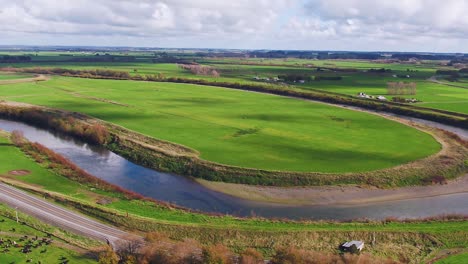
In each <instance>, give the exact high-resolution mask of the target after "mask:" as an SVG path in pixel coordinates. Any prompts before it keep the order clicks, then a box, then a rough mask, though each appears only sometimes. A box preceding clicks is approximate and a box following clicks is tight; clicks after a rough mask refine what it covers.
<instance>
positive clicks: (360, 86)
mask: <svg viewBox="0 0 468 264" xmlns="http://www.w3.org/2000/svg"><path fill="white" fill-rule="evenodd" d="M75 56H79V55H78V54H75ZM88 57H89V56H88ZM68 58H70V57H67V56H58V55H57V54H55V55H54V54H53V53H51V54H48V53H46V54H44V55H43V56H38V57H33V59H34V60H33V61H34V63H33V64H13V66H15V67H31V66H41V67H60V68H68V69H88V70H90V69H96V68H100V69H112V70H119V71H126V72H129V73H130V74H132V75H136V74H140V75H147V74H159V73H160V74H163V75H164V76H165V77H182V78H192V79H205V80H210V81H219V82H238V83H259V82H258V81H254V80H253V77H254V76H260V77H269V78H273V77H276V76H278V75H282V74H307V75H312V76H341V77H343V79H342V80H340V81H318V82H317V81H312V82H308V83H305V84H301V85H298V84H291V85H295V86H298V87H301V88H305V89H310V88H313V89H318V90H323V91H329V92H335V93H341V94H348V95H356V94H357V93H359V92H365V93H367V94H369V95H384V96H386V97H388V98H389V99H391V97H392V96H390V95H387V91H386V83H387V82H389V81H405V82H416V83H417V85H418V92H417V95H415V96H413V95H412V96H404V97H407V98H412V97H415V98H416V99H418V100H420V101H421V103H418V104H417V105H419V106H423V107H428V108H435V109H442V110H448V111H453V112H459V113H465V114H467V113H468V89H464V88H462V87H453V86H447V85H443V84H434V83H431V82H429V81H427V79H428V78H430V77H431V76H434V75H436V71H437V69H451V68H450V67H446V66H440V65H438V62H431V61H428V62H423V63H422V64H400V63H376V62H372V61H358V60H303V59H286V60H285V59H254V58H251V59H236V58H216V59H200V58H196V57H194V58H193V60H195V61H198V62H200V63H202V64H204V65H209V66H212V67H214V68H216V69H217V70H218V71H219V72H220V73H221V76H220V77H217V78H214V77H210V76H203V75H194V74H192V73H190V72H189V71H186V70H183V69H181V68H179V67H178V66H177V64H175V63H150V62H148V61H147V60H148V58H150V57H147V56H146V57H145V56H143V57H141V59H139V60H137V61H135V62H75V63H70V62H66V61H64V60H66V59H68ZM43 60H44V61H43ZM247 63H255V65H245V64H247ZM304 65H310V67H305V66H304ZM317 67H326V68H353V69H358V70H359V72H351V73H349V72H334V71H332V70H325V71H320V72H317V70H316V69H317ZM372 68H373V69H377V68H386V69H391V70H392V72H388V73H383V74H377V73H367V72H364V71H365V70H368V69H372ZM393 75H410V76H411V77H410V78H403V79H402V78H394V77H392V76H393ZM466 80H467V79H466V77H465V78H461V79H460V80H459V81H458V82H456V83H453V84H456V85H460V86H463V87H464V86H466V87H468V84H467V83H466Z"/></svg>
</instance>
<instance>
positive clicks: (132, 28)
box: [0, 0, 468, 52]
mask: <svg viewBox="0 0 468 264" xmlns="http://www.w3.org/2000/svg"><path fill="white" fill-rule="evenodd" d="M467 10H468V0H444V1H443V2H441V1H439V0H346V1H343V0H237V1H222V0H198V1H196V0H138V1H137V0H134V1H132V0H15V1H11V0H0V32H2V33H3V36H2V39H0V44H67V45H83V44H86V45H134V46H140V45H144V46H177V47H220V48H222V47H226V48H272V49H276V48H278V49H279V48H283V49H289V48H299V49H358V50H375V49H392V50H429V51H443V50H451V51H464V52H468V50H467V49H468V45H467V44H468V43H467V41H468V15H466V11H467ZM345 44H346V45H345ZM351 44H352V45H351Z"/></svg>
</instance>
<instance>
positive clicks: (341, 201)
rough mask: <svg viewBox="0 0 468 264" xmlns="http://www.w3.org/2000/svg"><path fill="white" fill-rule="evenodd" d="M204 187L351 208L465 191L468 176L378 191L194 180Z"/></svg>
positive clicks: (259, 197)
mask: <svg viewBox="0 0 468 264" xmlns="http://www.w3.org/2000/svg"><path fill="white" fill-rule="evenodd" d="M197 182H199V183H200V184H202V185H203V186H205V187H207V188H209V189H212V190H215V191H218V192H222V193H225V194H228V195H231V196H234V197H238V198H242V199H246V200H250V201H257V202H267V203H275V204H288V205H292V206H294V205H298V206H302V205H322V206H323V205H335V206H336V205H338V206H350V205H359V204H373V203H379V202H388V201H399V200H408V199H416V198H425V197H436V196H441V195H448V194H457V193H466V192H468V174H466V175H465V176H462V177H460V178H457V179H454V180H450V181H447V182H446V183H442V184H433V185H428V186H411V187H401V188H395V189H381V188H376V187H372V186H321V187H289V188H279V187H270V186H251V185H240V184H231V183H221V182H209V181H204V180H197Z"/></svg>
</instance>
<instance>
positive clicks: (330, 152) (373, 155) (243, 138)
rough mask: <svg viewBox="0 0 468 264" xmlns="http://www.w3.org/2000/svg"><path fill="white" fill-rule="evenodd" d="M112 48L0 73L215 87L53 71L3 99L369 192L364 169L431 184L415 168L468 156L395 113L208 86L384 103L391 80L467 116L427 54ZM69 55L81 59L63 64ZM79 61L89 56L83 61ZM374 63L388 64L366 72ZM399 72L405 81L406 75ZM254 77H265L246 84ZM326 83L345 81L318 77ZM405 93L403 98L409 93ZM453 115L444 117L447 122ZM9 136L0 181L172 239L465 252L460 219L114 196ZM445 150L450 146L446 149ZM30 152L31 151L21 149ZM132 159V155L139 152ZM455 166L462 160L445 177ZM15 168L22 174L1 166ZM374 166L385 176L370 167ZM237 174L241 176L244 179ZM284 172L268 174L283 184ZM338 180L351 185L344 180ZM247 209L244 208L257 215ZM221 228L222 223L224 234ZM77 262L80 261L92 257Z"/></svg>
mask: <svg viewBox="0 0 468 264" xmlns="http://www.w3.org/2000/svg"><path fill="white" fill-rule="evenodd" d="M10 54H13V53H10ZM15 54H16V55H23V54H21V53H15ZM112 54H113V55H115V60H116V61H105V60H106V56H107V57H111V55H112ZM111 55H105V56H102V55H101V56H99V57H100V58H99V59H101V60H102V61H93V60H98V58H97V56H91V55H83V54H80V53H70V54H66V55H58V54H57V53H54V52H50V53H49V52H47V53H46V52H38V53H37V55H35V56H32V62H28V63H4V64H0V66H3V67H6V69H4V70H8V69H11V68H8V67H11V66H13V67H19V68H31V69H32V68H34V67H41V68H62V69H75V70H95V69H101V70H115V71H123V72H127V73H129V74H130V76H132V77H138V76H142V78H141V80H144V79H145V78H144V76H147V75H155V76H156V75H158V76H163V77H164V78H183V79H189V80H199V79H202V80H206V81H210V82H213V83H210V85H211V86H204V85H195V84H188V83H176V82H175V81H174V82H172V81H170V80H165V81H164V82H160V81H157V80H156V81H154V80H152V81H141V80H140V81H137V80H110V79H98V77H99V76H88V77H87V78H76V77H71V76H68V77H66V76H59V75H53V74H51V75H50V76H46V77H47V78H44V80H43V81H35V80H31V81H28V82H22V83H8V84H6V85H0V100H2V101H8V102H18V103H27V104H32V105H37V106H44V107H48V108H51V109H63V110H65V111H69V112H72V113H71V114H70V115H75V114H76V115H78V114H77V113H82V114H86V115H89V116H91V117H93V118H96V119H99V120H103V121H106V122H107V123H105V124H111V125H117V126H121V127H123V128H125V129H128V130H129V131H135V132H139V133H141V134H142V137H145V136H147V137H148V138H153V139H155V140H154V141H150V140H149V141H144V144H150V143H151V142H156V143H155V144H156V145H157V146H156V145H155V146H156V147H159V146H160V145H161V144H159V143H161V142H166V143H167V144H173V145H171V146H173V147H174V146H178V145H182V146H185V147H187V149H185V150H186V152H187V153H189V154H190V155H193V156H196V157H197V158H198V157H199V158H200V159H201V160H202V161H203V162H205V161H207V162H211V163H210V164H215V165H216V166H217V165H219V166H220V167H221V166H224V165H228V166H231V167H232V168H235V169H239V171H241V172H242V169H252V170H253V171H254V172H255V173H256V172H257V171H258V172H275V173H277V174H275V176H274V177H276V176H277V175H280V176H285V177H286V175H290V174H289V173H296V172H297V173H304V174H305V173H323V174H317V175H319V176H318V177H320V175H322V176H323V175H325V176H330V175H335V174H339V175H350V174H353V173H356V174H355V175H358V176H359V177H358V178H359V181H357V182H351V183H354V184H355V183H359V184H363V183H364V186H365V187H368V186H369V185H372V184H373V183H372V181H369V179H373V178H364V177H361V176H360V175H365V174H366V173H370V174H372V173H374V172H377V174H376V175H377V177H381V178H384V179H386V180H387V182H390V183H391V184H386V185H385V184H384V185H379V184H375V185H374V186H378V187H396V186H403V185H416V184H422V183H424V184H430V183H431V182H430V181H431V179H432V178H424V177H425V176H426V175H425V174H424V175H423V176H422V177H420V175H417V176H415V175H416V174H417V173H416V171H417V172H418V173H419V172H421V171H425V172H426V171H431V170H433V171H431V173H432V174H434V173H436V174H437V175H435V174H434V175H435V176H439V178H441V179H442V181H441V183H443V181H445V180H448V179H452V178H455V177H457V176H459V175H460V174H462V173H463V172H464V171H466V161H465V160H466V158H465V156H463V155H465V154H466V152H465V151H464V150H461V149H462V148H463V147H462V146H463V145H462V144H459V143H460V142H462V141H456V140H457V139H456V138H451V139H450V137H453V135H452V136H451V135H450V134H443V132H440V131H439V132H435V130H427V129H425V128H424V127H418V126H415V125H414V124H413V125H411V124H409V123H408V122H403V123H400V122H401V120H400V122H396V121H395V120H398V119H387V118H383V117H382V116H379V115H374V114H369V113H365V112H360V111H353V110H349V109H345V108H342V107H336V106H333V105H330V104H325V103H319V102H313V101H307V100H299V99H297V98H296V99H293V98H288V97H285V96H277V95H272V94H261V93H257V92H247V91H239V90H234V89H228V88H223V87H222V85H220V86H218V87H217V86H216V83H215V82H219V83H221V82H223V83H231V84H234V83H241V84H254V85H255V84H257V85H268V86H271V87H273V88H277V87H280V88H281V89H285V90H288V89H291V90H293V89H294V91H309V92H317V93H323V92H330V94H332V95H333V96H334V94H335V93H337V94H343V95H351V96H353V97H355V96H356V95H357V93H360V92H364V93H366V94H369V95H374V96H377V95H384V96H386V97H387V98H388V99H390V98H391V97H392V95H389V94H387V88H386V87H387V82H394V81H405V82H415V83H416V84H417V94H416V95H414V97H416V98H417V99H418V100H419V101H420V102H418V103H416V104H415V105H417V106H422V107H428V108H433V109H442V110H448V111H452V112H458V113H462V114H463V113H464V114H468V108H467V107H468V89H464V88H461V87H455V86H451V85H447V84H445V83H434V82H432V81H431V80H429V79H430V78H431V77H433V76H435V75H436V71H437V70H438V69H452V68H450V66H446V65H445V66H442V65H441V64H440V63H438V62H435V61H424V62H422V63H421V64H406V63H379V62H374V61H364V60H304V59H286V60H285V59H261V58H258V59H257V58H249V59H236V58H210V57H197V56H196V55H194V53H188V54H187V55H184V56H185V57H184V56H180V57H182V58H183V59H181V60H180V61H179V60H177V62H169V60H168V61H165V60H166V59H165V58H163V60H162V61H160V59H161V58H160V57H157V56H155V55H154V56H153V54H144V55H142V54H140V53H130V54H126V55H123V54H120V53H111ZM127 56H130V57H131V56H135V57H136V58H135V59H134V60H133V61H130V62H129V61H125V60H127V59H129V58H128V57H127ZM102 57H103V58H102ZM155 58H157V59H155ZM71 59H76V60H77V61H75V62H72V61H70V60H71ZM86 59H89V61H85V60H86ZM80 60H82V61H80ZM184 61H188V62H193V61H194V62H196V63H199V64H200V65H201V66H202V67H205V66H208V67H211V68H212V69H216V71H217V72H219V73H220V76H214V75H200V74H194V73H193V72H190V70H188V68H187V69H183V68H182V67H180V66H179V65H178V63H182V64H183V63H184ZM194 65H195V64H194ZM342 68H346V69H348V70H342ZM380 68H385V69H390V70H391V71H384V72H375V71H373V70H371V69H380ZM350 69H352V70H350ZM41 74H42V73H41ZM279 75H303V76H312V77H313V78H311V79H310V80H308V81H306V82H305V83H299V82H285V83H272V81H270V80H272V79H273V78H274V77H277V76H279ZM394 75H404V76H406V75H410V77H409V78H406V77H405V78H404V79H403V78H401V77H394ZM31 76H32V74H31V73H29V75H27V74H22V73H15V74H12V73H8V74H3V73H2V74H0V82H1V80H7V79H21V78H27V77H31ZM255 76H258V77H261V78H260V79H255V78H254V77H255ZM81 77H85V76H81ZM316 77H323V78H325V80H323V79H322V80H320V81H319V80H318V79H320V78H316ZM327 77H340V78H339V79H336V80H326V78H327ZM263 78H265V79H266V78H269V79H270V80H269V81H267V80H265V79H263ZM438 80H441V81H443V82H447V83H449V84H455V85H459V86H464V85H466V83H465V80H466V79H464V78H460V79H459V80H457V81H456V82H448V81H447V80H445V79H444V77H440V76H439V77H438ZM26 81H27V80H26ZM225 87H226V86H225ZM227 87H229V86H227ZM233 88H235V87H233ZM340 96H341V95H340ZM404 97H406V98H410V97H413V95H405V96H404ZM12 104H15V103H12ZM2 105H3V102H2ZM37 109H39V108H37ZM41 109H42V108H41ZM44 109H45V108H44ZM423 111H425V109H424V110H423ZM67 113H68V112H67ZM444 114H445V113H444ZM450 114H451V113H447V115H448V116H450ZM457 118H458V117H457ZM64 120H67V119H64ZM93 120H95V119H93ZM102 123H103V124H104V122H102ZM410 125H411V126H410ZM70 126H73V125H70ZM415 127H417V128H418V129H416V128H415ZM123 128H122V129H123ZM129 135H130V136H129ZM131 135H136V134H117V136H116V137H119V136H122V137H124V136H126V137H131ZM440 135H444V136H443V137H440ZM447 135H448V136H447ZM114 136H115V135H114ZM7 138H8V135H7V134H4V133H2V135H1V137H0V173H1V176H0V177H1V179H2V180H3V181H5V182H8V183H9V184H12V185H15V186H18V187H21V188H23V189H25V190H29V191H31V192H32V193H35V194H38V195H43V194H44V193H47V195H48V197H49V199H50V201H58V202H60V203H61V204H62V205H64V206H67V207H70V208H74V209H76V210H79V211H81V212H82V213H85V214H89V215H92V216H95V217H98V218H99V219H101V220H102V221H105V222H107V223H109V224H113V225H116V226H119V227H122V228H125V229H127V230H135V231H139V232H150V231H158V232H163V233H165V234H167V235H168V236H169V237H170V238H171V239H174V240H179V241H180V240H183V239H185V238H193V239H196V240H198V241H200V242H201V243H202V244H204V245H212V244H216V243H222V244H224V245H227V246H229V247H230V248H231V249H233V250H234V251H236V252H240V251H242V250H244V249H245V248H248V247H252V248H255V249H257V250H259V251H261V252H263V253H265V256H271V255H272V254H273V253H274V251H275V248H276V247H280V246H286V245H291V244H294V246H296V247H298V248H306V249H313V250H317V251H325V252H330V253H336V246H337V245H338V244H339V243H341V242H342V241H344V240H346V239H349V238H351V237H357V238H360V239H363V240H365V241H366V243H368V245H369V246H368V248H367V249H366V250H368V252H369V253H371V254H373V255H378V256H382V257H390V258H392V259H395V260H400V261H401V262H412V263H419V262H423V261H424V260H426V259H429V258H430V257H431V256H432V255H434V254H435V253H437V252H438V251H439V250H441V249H455V248H463V247H466V246H467V245H466V230H467V229H468V227H467V221H466V217H465V216H442V217H434V218H431V219H428V220H411V221H406V222H402V221H398V220H396V219H393V218H389V219H386V220H381V221H380V220H379V221H377V220H375V221H374V220H365V221H349V222H334V221H312V220H305V221H290V220H272V219H262V218H256V217H252V218H237V217H235V216H229V215H210V214H203V213H199V212H194V211H190V210H185V209H183V208H180V207H178V206H175V205H167V204H165V203H160V202H156V201H154V200H151V199H141V198H138V197H139V196H138V195H136V196H128V193H125V192H123V191H122V192H118V191H112V189H109V188H103V187H102V186H99V185H98V184H93V183H90V182H86V180H85V179H78V180H77V178H73V177H70V176H69V171H70V170H69V169H68V168H66V165H63V164H55V163H54V161H53V160H52V159H50V158H48V157H47V156H40V155H44V154H34V153H33V154H34V155H31V153H30V152H27V151H25V150H24V148H23V151H22V150H21V148H20V147H17V146H14V145H13V144H10V141H9V140H8V139H7ZM436 138H437V140H436ZM441 138H442V139H443V140H442V141H441V140H440V139H441ZM447 138H449V139H450V140H451V141H450V140H449V141H450V142H451V143H450V144H452V145H451V146H452V147H453V145H454V142H455V145H456V150H457V151H458V152H457V151H455V152H450V151H447V145H446V144H447V142H448V141H444V140H445V139H447ZM138 139H140V138H138ZM148 142H150V143H148ZM462 143H463V142H462ZM144 144H143V145H142V146H143V147H141V148H135V149H130V150H131V151H134V150H135V151H136V150H138V151H140V150H141V151H142V152H141V153H138V154H141V155H142V156H143V157H144V158H147V157H150V158H148V159H151V158H152V157H153V156H150V155H148V153H149V152H145V150H147V149H150V148H151V147H153V146H149V147H148V148H146V147H147V146H146V145H144ZM163 145H164V144H163ZM112 146H113V147H115V146H114V145H111V147H112ZM106 147H109V146H106ZM179 147H180V146H179ZM442 147H444V148H442ZM115 149H116V150H118V148H115ZM453 149H455V148H452V149H451V150H453ZM112 150H114V149H112ZM441 150H442V151H441ZM26 152H27V153H29V155H30V156H27V155H26ZM163 153H164V152H163ZM437 153H438V154H437ZM454 153H455V154H456V155H455V154H454ZM124 154H125V153H124ZM130 154H135V153H130ZM436 154H437V155H436ZM452 154H454V155H453V156H452ZM37 155H39V158H38V156H37ZM121 155H122V154H121ZM145 155H148V156H145ZM129 156H131V155H129ZM124 157H126V158H127V156H124ZM159 157H160V156H159ZM435 157H439V158H440V160H438V161H440V162H439V163H437V164H436V163H434V162H431V161H433V160H432V159H431V158H434V159H436V158H435ZM153 159H154V160H157V158H153ZM143 160H144V159H143ZM460 160H461V163H460ZM131 161H134V162H137V163H138V159H134V160H131ZM415 161H424V162H426V163H424V162H423V163H416V162H415ZM451 161H452V162H454V161H456V162H458V163H457V164H462V165H461V166H458V167H457V169H454V170H453V171H451V170H450V168H451V167H450V166H451V165H450V164H451V163H450V162H451ZM175 162H180V164H176V165H174V167H177V166H179V167H182V166H186V165H187V164H188V161H187V159H185V160H184V159H180V160H178V159H175ZM150 164H151V163H149V162H144V163H143V164H142V165H145V166H147V167H151V166H149V165H150ZM414 164H417V165H416V166H414ZM463 164H465V165H463ZM439 165H440V166H442V167H443V166H445V165H447V168H448V169H447V171H448V172H447V173H439V172H438V171H437V169H438V168H439V167H437V166H439ZM169 167H170V166H169ZM153 168H157V167H153ZM215 168H216V167H215ZM218 168H219V167H218ZM395 168H402V169H401V171H403V172H404V173H406V174H407V175H410V176H411V177H413V178H411V177H409V178H408V179H407V178H405V177H403V176H401V175H400V174H398V173H394V172H395V171H396V170H395V171H391V169H395ZM444 168H445V167H444ZM19 169H21V170H25V171H28V172H29V173H27V174H25V175H14V174H11V173H9V172H11V171H14V170H19ZM162 171H164V170H162ZM169 171H170V170H169ZM215 171H216V169H215ZM434 171H435V172H434ZM379 172H381V174H378V173H379ZM389 172H391V173H389ZM396 172H400V171H396ZM413 172H414V173H413ZM129 173H130V172H129ZM201 173H205V174H206V171H203V170H201ZM359 173H362V174H359ZM406 174H405V175H406ZM439 174H441V175H443V176H440V175H439ZM455 174H456V175H455ZM67 175H68V176H67ZM292 175H293V176H291V178H292V180H291V179H288V182H287V184H285V185H281V184H277V185H278V186H291V185H294V182H295V181H297V180H298V179H299V177H297V178H295V177H296V176H297V175H296V174H292ZM434 175H432V176H434ZM132 176H133V175H132ZM190 176H193V175H190ZM241 176H244V177H246V178H248V177H250V176H251V175H241ZM262 176H265V175H262ZM444 176H445V177H446V178H444ZM285 177H283V178H281V177H279V179H276V180H277V181H278V182H281V181H282V180H283V181H286V179H285ZM288 177H289V176H288ZM418 177H419V178H418ZM439 178H437V179H439ZM216 180H219V179H216ZM366 180H367V181H366ZM428 180H429V181H428ZM221 181H223V180H221ZM228 182H229V181H228ZM375 182H378V180H377V181H375ZM237 183H239V182H237ZM242 183H248V184H261V185H268V183H267V178H266V177H257V178H255V180H253V181H249V182H247V181H246V182H242ZM347 183H349V181H346V184H347ZM432 183H434V181H432ZM332 184H333V183H332ZM339 184H340V186H334V187H337V188H341V187H344V188H343V190H345V187H346V186H345V185H344V184H343V185H341V184H342V182H339ZM366 184H369V185H366ZM319 185H320V184H319ZM335 185H336V183H335ZM252 187H253V188H255V187H256V186H252ZM358 187H359V188H361V187H362V186H358ZM318 188H320V187H318ZM116 190H118V189H116ZM235 190H237V189H235ZM284 191H287V189H284ZM190 194H191V193H190V191H187V192H186V193H185V195H186V196H190ZM132 197H133V198H132ZM193 199H197V198H196V197H194V198H193ZM102 201H104V202H102ZM166 201H167V200H166ZM176 202H177V201H176ZM203 202H204V201H203ZM254 213H255V212H252V214H253V215H254ZM286 217H287V216H286ZM226 227H229V230H227V229H226ZM376 237H377V241H378V242H377V243H376V244H374V243H373V242H372V244H371V243H370V241H372V240H373V239H374V240H375V238H376ZM272 241H274V243H273V242H272ZM366 245H367V244H366ZM57 254H69V255H67V257H68V256H69V257H68V258H72V256H73V254H74V253H61V252H60V253H57ZM463 257H464V255H459V256H454V257H453V258H454V259H455V260H457V258H458V259H459V258H462V259H463ZM51 258H56V254H55V253H54V254H52V253H51ZM9 260H10V259H9ZM12 260H15V259H14V258H12ZM448 260H450V259H448ZM86 261H87V260H86ZM86 261H85V262H83V263H88V262H86ZM79 263H80V262H79ZM442 263H444V262H442Z"/></svg>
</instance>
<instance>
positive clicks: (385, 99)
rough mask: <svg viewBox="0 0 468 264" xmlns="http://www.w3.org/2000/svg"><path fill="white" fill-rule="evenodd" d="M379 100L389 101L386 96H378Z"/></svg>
mask: <svg viewBox="0 0 468 264" xmlns="http://www.w3.org/2000/svg"><path fill="white" fill-rule="evenodd" d="M377 99H378V100H380V101H387V98H385V96H382V95H379V96H377Z"/></svg>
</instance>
